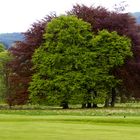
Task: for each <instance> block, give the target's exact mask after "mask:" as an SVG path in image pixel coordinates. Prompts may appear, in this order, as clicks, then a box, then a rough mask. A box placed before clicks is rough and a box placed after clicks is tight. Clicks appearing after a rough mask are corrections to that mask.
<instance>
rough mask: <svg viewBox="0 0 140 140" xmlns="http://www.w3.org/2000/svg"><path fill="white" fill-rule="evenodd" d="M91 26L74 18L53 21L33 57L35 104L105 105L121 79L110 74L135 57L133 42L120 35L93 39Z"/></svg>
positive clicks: (105, 32) (68, 17)
mask: <svg viewBox="0 0 140 140" xmlns="http://www.w3.org/2000/svg"><path fill="white" fill-rule="evenodd" d="M90 28H91V26H90V24H88V23H86V22H84V21H82V20H81V19H77V18H76V17H74V16H60V17H59V18H57V19H53V20H52V21H51V22H50V23H49V24H48V26H47V28H46V33H45V34H44V40H45V41H44V43H43V44H42V46H41V47H39V48H38V49H37V50H36V51H35V53H34V55H33V64H34V69H35V74H34V75H33V80H32V82H31V85H30V88H29V91H30V92H31V94H30V99H31V101H32V102H34V103H46V102H47V103H53V104H54V103H59V104H61V105H62V106H63V108H68V103H69V102H76V103H83V104H87V105H90V104H91V103H93V104H95V103H96V104H97V103H99V102H103V101H104V99H105V96H107V92H108V90H109V87H111V86H112V87H113V85H114V83H117V82H118V80H116V79H115V78H114V76H113V75H112V74H111V73H110V71H111V70H112V69H113V68H114V67H116V66H120V65H122V64H123V63H124V60H125V58H126V56H129V55H131V51H130V41H129V39H127V38H126V37H120V36H119V35H117V33H116V32H112V33H109V32H108V31H105V30H104V31H101V32H99V34H98V35H97V36H95V37H94V36H93V35H92V33H91V31H90Z"/></svg>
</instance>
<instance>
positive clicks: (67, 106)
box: [61, 101, 69, 109]
mask: <svg viewBox="0 0 140 140" xmlns="http://www.w3.org/2000/svg"><path fill="white" fill-rule="evenodd" d="M61 106H62V107H63V109H68V108H69V105H68V102H66V101H63V102H62V103H61Z"/></svg>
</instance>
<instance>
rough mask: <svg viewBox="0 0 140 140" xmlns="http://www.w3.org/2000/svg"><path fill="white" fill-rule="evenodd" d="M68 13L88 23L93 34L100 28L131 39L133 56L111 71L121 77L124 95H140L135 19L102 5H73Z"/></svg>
mask: <svg viewBox="0 0 140 140" xmlns="http://www.w3.org/2000/svg"><path fill="white" fill-rule="evenodd" d="M68 14H72V15H75V16H77V17H78V18H82V19H83V20H84V21H86V22H88V23H90V24H91V26H92V31H93V32H94V33H95V34H96V33H97V32H98V31H100V30H102V29H107V30H108V31H116V32H117V33H118V34H119V35H124V36H127V37H129V38H130V39H131V41H132V51H133V54H134V55H133V56H134V57H133V58H130V59H127V60H126V61H125V64H124V65H123V66H121V67H119V68H117V69H115V70H114V71H113V73H114V76H116V77H118V78H119V79H122V81H123V83H122V84H123V86H121V90H123V91H124V89H125V90H126V96H129V95H130V94H133V96H135V97H140V94H139V92H138V91H139V90H140V86H139V85H140V78H139V77H140V73H139V71H140V66H139V62H140V39H139V38H140V27H139V25H137V24H136V19H135V18H134V17H133V16H131V15H130V14H129V13H119V12H118V11H117V12H110V11H108V10H107V9H105V8H103V7H92V6H91V7H87V6H85V5H75V6H73V9H72V10H71V11H69V12H68ZM122 87H123V88H122ZM119 89H120V88H119ZM128 93H129V94H128ZM112 98H114V96H112ZM113 102H114V101H113ZM113 102H112V106H113V105H114V103H113Z"/></svg>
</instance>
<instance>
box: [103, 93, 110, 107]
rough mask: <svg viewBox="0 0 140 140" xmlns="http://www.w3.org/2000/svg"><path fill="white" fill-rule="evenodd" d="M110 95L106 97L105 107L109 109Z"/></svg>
mask: <svg viewBox="0 0 140 140" xmlns="http://www.w3.org/2000/svg"><path fill="white" fill-rule="evenodd" d="M109 98H110V97H109V95H108V96H107V97H106V100H105V105H104V107H109Z"/></svg>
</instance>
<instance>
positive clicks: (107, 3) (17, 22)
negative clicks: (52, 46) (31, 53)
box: [0, 0, 140, 33]
mask: <svg viewBox="0 0 140 140" xmlns="http://www.w3.org/2000/svg"><path fill="white" fill-rule="evenodd" d="M121 1H123V0H0V33H10V32H25V31H26V30H27V29H29V28H30V25H31V24H32V23H33V22H36V21H37V20H40V19H42V18H43V17H45V15H47V14H49V13H50V12H53V11H55V12H56V13H57V15H59V14H64V13H65V11H68V10H70V9H71V8H72V6H73V5H75V4H76V3H78V4H85V5H87V6H91V5H94V6H97V5H101V6H104V7H106V8H108V9H111V7H113V6H114V4H118V3H120V2H121ZM124 1H125V4H128V7H127V9H126V10H127V11H128V12H136V11H140V0H124Z"/></svg>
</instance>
